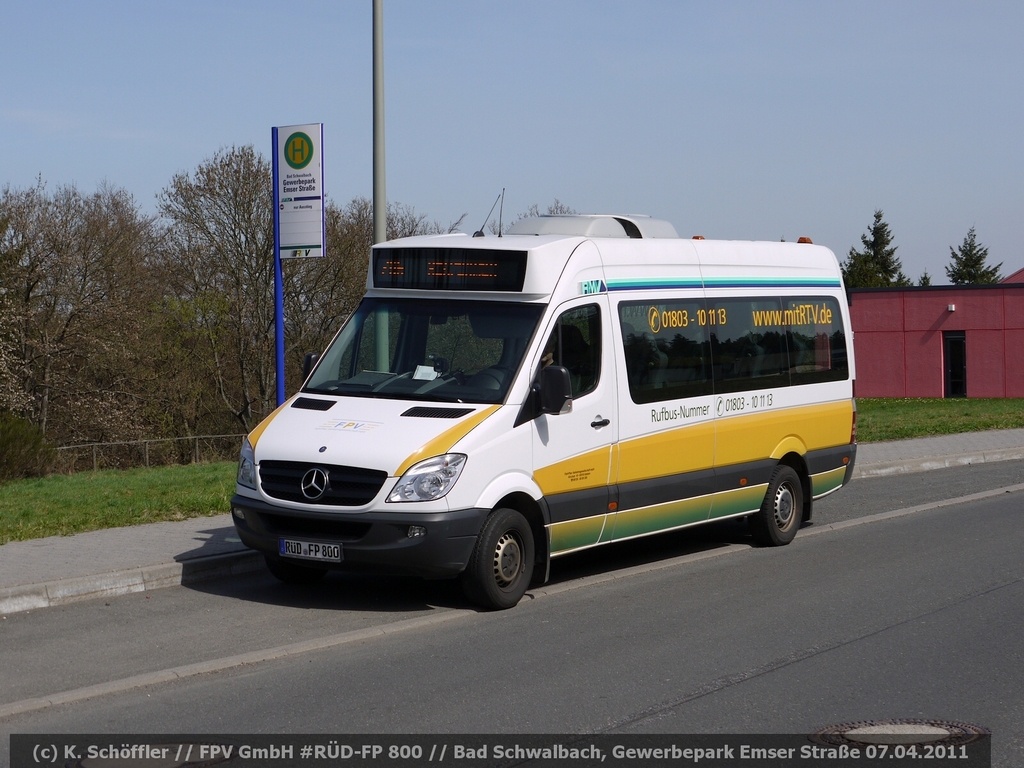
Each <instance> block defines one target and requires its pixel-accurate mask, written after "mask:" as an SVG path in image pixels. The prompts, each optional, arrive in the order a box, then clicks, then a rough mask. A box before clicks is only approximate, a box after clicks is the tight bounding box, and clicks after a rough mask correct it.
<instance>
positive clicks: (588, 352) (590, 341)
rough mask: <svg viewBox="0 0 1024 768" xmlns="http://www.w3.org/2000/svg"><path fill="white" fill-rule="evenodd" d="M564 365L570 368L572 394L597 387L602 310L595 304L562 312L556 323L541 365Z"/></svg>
mask: <svg viewBox="0 0 1024 768" xmlns="http://www.w3.org/2000/svg"><path fill="white" fill-rule="evenodd" d="M552 363H554V364H555V365H564V366H565V367H566V368H567V369H568V370H569V380H570V381H571V383H572V396H573V397H574V398H575V397H580V396H581V395H585V394H587V393H588V392H590V391H591V390H593V389H594V387H596V386H597V381H598V377H599V375H600V372H601V310H600V309H599V308H598V307H597V305H595V304H588V305H586V306H583V307H576V308H574V309H570V310H568V311H566V312H563V313H562V314H561V315H560V316H559V317H558V320H557V321H556V323H555V327H554V329H553V330H552V331H551V335H550V336H549V337H548V341H547V343H546V344H545V345H544V355H543V357H542V358H541V365H551V364H552Z"/></svg>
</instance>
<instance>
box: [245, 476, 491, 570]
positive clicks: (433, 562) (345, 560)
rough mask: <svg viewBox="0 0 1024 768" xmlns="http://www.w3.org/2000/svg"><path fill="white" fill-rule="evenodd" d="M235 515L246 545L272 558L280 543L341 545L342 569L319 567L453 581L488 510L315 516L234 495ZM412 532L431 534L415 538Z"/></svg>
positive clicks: (468, 556)
mask: <svg viewBox="0 0 1024 768" xmlns="http://www.w3.org/2000/svg"><path fill="white" fill-rule="evenodd" d="M401 506H405V505H401ZM231 512H232V515H231V518H232V520H233V521H234V523H235V529H236V530H237V531H238V536H239V538H240V539H241V540H242V543H243V544H245V545H246V546H248V547H251V548H252V549H256V550H259V551H261V552H264V553H267V554H272V555H276V554H277V553H278V551H279V540H280V539H281V538H289V539H301V540H304V541H316V542H324V543H332V544H341V545H342V561H341V563H337V564H329V563H321V562H317V563H316V564H317V565H326V566H327V567H332V568H339V569H362V568H370V569H377V570H383V571H390V572H395V573H409V574H413V575H416V576H421V577H424V578H450V577H452V576H457V575H458V574H460V573H462V571H464V570H465V569H466V564H467V563H468V562H469V558H470V555H471V554H472V552H473V547H474V546H475V545H476V539H477V536H478V535H479V533H480V529H481V528H482V527H483V524H484V520H485V519H486V517H487V514H488V512H489V510H486V509H463V510H455V511H449V512H432V513H425V514H424V513H415V512H402V511H397V512H363V513H359V514H346V513H344V512H342V513H336V512H310V511H305V510H293V509H285V508H282V507H277V506H274V505H272V504H267V503H266V502H264V501H260V500H258V499H252V498H249V497H247V496H239V495H235V496H234V497H233V498H232V499H231ZM410 526H419V527H420V528H422V529H424V530H425V531H426V534H425V535H420V536H412V537H410V536H409V528H410ZM296 562H303V561H296ZM306 562H309V561H306Z"/></svg>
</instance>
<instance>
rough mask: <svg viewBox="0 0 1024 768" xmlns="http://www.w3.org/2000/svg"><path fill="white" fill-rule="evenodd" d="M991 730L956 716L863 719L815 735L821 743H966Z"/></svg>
mask: <svg viewBox="0 0 1024 768" xmlns="http://www.w3.org/2000/svg"><path fill="white" fill-rule="evenodd" d="M988 735H989V730H988V729H987V728H983V727H981V726H980V725H972V724H971V723H961V722H956V721H952V720H860V721H857V722H852V723H839V724H838V725H828V726H826V727H824V728H822V729H821V730H819V731H817V732H815V733H814V734H812V735H811V738H812V739H813V740H814V741H816V742H819V743H821V744H832V745H838V744H966V743H968V742H971V741H974V740H975V739H977V738H979V737H981V736H988Z"/></svg>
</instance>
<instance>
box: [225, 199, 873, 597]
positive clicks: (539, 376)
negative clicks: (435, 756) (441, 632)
mask: <svg viewBox="0 0 1024 768" xmlns="http://www.w3.org/2000/svg"><path fill="white" fill-rule="evenodd" d="M853 382H854V359H853V337H852V333H851V330H850V320H849V312H848V305H847V301H846V295H845V291H844V287H843V281H842V275H841V272H840V269H839V265H838V263H837V261H836V258H835V256H834V255H833V254H832V252H831V251H829V250H828V249H827V248H823V247H821V246H817V245H813V244H811V243H810V242H803V241H801V242H798V243H787V242H739V241H712V240H705V239H702V238H693V239H686V238H680V237H679V236H678V235H677V234H676V231H675V229H674V228H673V227H672V225H671V224H669V223H667V222H664V221H660V220H656V219H651V218H647V217H642V216H607V215H600V216H577V215H573V216H541V217H535V218H528V219H523V220H521V221H519V222H518V223H516V224H514V225H513V226H512V227H511V229H510V230H509V232H508V233H507V234H506V235H504V236H500V237H494V236H491V237H470V236H467V235H461V234H454V235H438V236H426V237H413V238H407V239H402V240H395V241H391V242H388V243H383V244H380V245H377V246H374V248H373V249H372V252H371V254H370V264H369V271H368V276H367V289H366V295H365V297H364V298H363V299H362V302H361V303H360V304H359V306H358V308H357V309H356V310H355V312H354V313H353V314H352V316H351V317H350V318H349V319H348V320H347V321H346V322H345V324H344V325H343V327H342V328H341V329H340V331H339V332H338V334H337V336H336V337H335V338H334V339H333V341H332V342H331V344H330V346H328V347H327V349H326V350H325V351H324V352H323V353H322V354H321V355H319V356H318V358H317V359H316V360H315V365H314V366H313V367H312V370H311V372H310V373H309V374H308V376H307V378H306V380H305V382H304V384H303V385H302V388H301V390H300V391H299V392H298V393H296V394H295V395H294V396H293V397H291V398H290V399H289V400H288V401H287V402H285V403H284V404H283V405H282V406H281V407H280V408H278V409H277V410H276V411H275V412H274V413H273V414H271V415H270V416H269V417H268V418H267V419H265V420H264V421H263V422H262V423H261V424H260V425H259V426H258V427H257V428H256V429H254V430H253V431H252V433H251V434H250V435H249V436H248V438H247V439H246V440H245V442H244V445H243V447H242V452H241V459H240V463H239V468H238V480H237V488H236V493H235V495H234V497H233V498H232V501H231V510H232V513H233V519H234V523H235V526H236V528H237V530H238V533H239V536H240V537H241V539H242V541H243V542H245V544H246V545H248V546H249V547H252V548H255V549H257V550H261V551H262V552H263V553H264V554H265V558H266V562H267V565H268V567H269V569H270V571H271V572H272V573H273V574H274V575H275V576H277V577H278V578H280V579H282V580H284V581H288V582H301V581H308V580H311V579H316V578H319V577H320V576H322V575H323V574H324V573H325V572H327V571H328V570H330V569H334V568H379V569H385V570H391V571H402V572H407V573H412V574H417V575H420V576H423V577H428V578H445V577H449V578H450V577H458V578H459V579H461V581H462V584H463V587H464V590H465V592H466V594H467V596H468V597H469V598H470V599H471V600H472V601H474V602H476V603H478V604H480V605H482V606H485V607H488V608H509V607H511V606H514V605H515V604H516V603H517V602H518V601H519V600H520V598H521V597H522V596H523V595H524V594H525V592H526V590H527V589H528V588H529V587H530V585H531V584H539V583H543V582H544V581H545V580H546V579H547V578H548V576H549V573H550V569H551V561H552V560H553V559H554V558H557V557H560V556H562V555H566V554H569V553H572V552H578V551H580V550H584V549H587V548H590V547H596V546H598V545H602V544H608V543H611V542H617V541H622V540H624V539H633V538H636V537H640V536H649V535H652V534H657V533H660V532H663V531H671V530H676V529H680V528H685V527H687V526H694V525H699V524H701V523H705V522H708V521H714V520H722V519H724V518H736V517H746V518H748V519H749V530H750V534H751V536H752V539H753V541H754V542H755V543H757V544H758V545H766V546H777V545H782V544H787V543H789V542H790V541H791V540H792V539H793V537H794V536H795V535H796V532H797V529H798V528H800V526H801V525H802V524H803V523H806V522H807V521H808V520H809V519H810V517H811V505H812V502H813V500H814V499H817V498H820V497H822V496H824V495H826V494H829V493H832V492H833V491H835V490H837V489H839V488H841V487H842V486H843V485H844V484H845V483H846V482H848V481H849V480H850V478H851V476H852V472H853V465H854V459H855V457H856V407H855V403H854V398H853Z"/></svg>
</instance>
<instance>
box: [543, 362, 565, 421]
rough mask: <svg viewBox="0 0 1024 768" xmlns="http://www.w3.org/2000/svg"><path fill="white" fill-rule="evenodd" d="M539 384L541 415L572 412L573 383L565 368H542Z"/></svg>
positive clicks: (557, 366) (554, 366)
mask: <svg viewBox="0 0 1024 768" xmlns="http://www.w3.org/2000/svg"><path fill="white" fill-rule="evenodd" d="M539 383H540V412H541V413H551V414H559V413H571V412H572V383H571V382H570V380H569V370H568V369H567V368H566V367H565V366H562V365H549V366H547V367H546V368H541V370H540V382H539Z"/></svg>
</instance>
